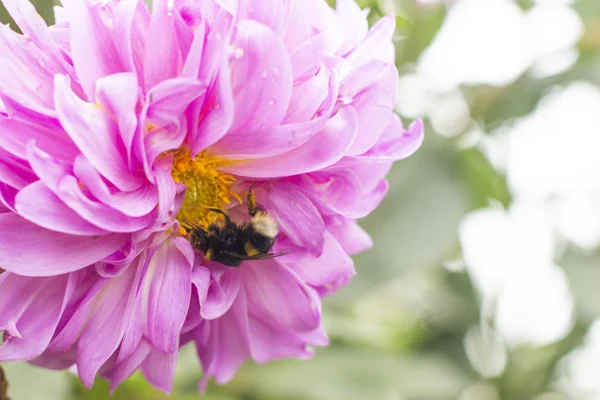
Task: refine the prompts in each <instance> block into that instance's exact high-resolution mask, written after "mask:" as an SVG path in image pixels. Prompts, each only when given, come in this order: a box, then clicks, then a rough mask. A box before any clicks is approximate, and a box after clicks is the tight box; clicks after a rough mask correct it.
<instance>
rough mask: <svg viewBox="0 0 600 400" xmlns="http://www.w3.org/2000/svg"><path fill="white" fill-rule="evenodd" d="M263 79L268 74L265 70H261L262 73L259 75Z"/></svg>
mask: <svg viewBox="0 0 600 400" xmlns="http://www.w3.org/2000/svg"><path fill="white" fill-rule="evenodd" d="M260 76H261V77H262V78H263V79H267V77H268V76H269V74H268V72H267V71H263V73H262V74H261V75H260Z"/></svg>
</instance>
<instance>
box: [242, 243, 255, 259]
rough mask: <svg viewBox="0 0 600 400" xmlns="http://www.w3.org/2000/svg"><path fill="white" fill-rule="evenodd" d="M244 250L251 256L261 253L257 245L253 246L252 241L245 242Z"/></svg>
mask: <svg viewBox="0 0 600 400" xmlns="http://www.w3.org/2000/svg"><path fill="white" fill-rule="evenodd" d="M244 251H245V252H246V255H248V256H249V257H252V256H255V255H257V254H259V251H258V250H256V247H254V246H252V243H250V242H246V243H244Z"/></svg>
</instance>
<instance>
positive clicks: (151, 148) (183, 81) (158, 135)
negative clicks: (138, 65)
mask: <svg viewBox="0 0 600 400" xmlns="http://www.w3.org/2000/svg"><path fill="white" fill-rule="evenodd" d="M205 91H206V86H205V85H204V84H203V83H201V82H200V81H198V80H196V79H188V78H173V79H170V80H167V81H164V82H161V83H159V84H158V85H157V86H156V87H154V88H152V90H150V92H149V93H148V95H147V102H146V104H147V110H146V111H145V114H146V115H145V116H146V119H145V120H144V124H147V123H151V124H152V125H153V126H154V127H155V128H154V129H153V130H152V131H150V132H148V133H147V134H146V135H145V138H144V143H145V151H146V154H147V156H146V157H147V161H148V163H149V164H152V163H153V162H154V160H155V159H156V158H157V157H158V156H159V155H160V154H162V153H164V152H166V151H168V150H173V149H177V148H179V147H180V146H181V144H182V143H183V140H184V139H185V137H186V134H187V121H186V119H185V117H184V111H185V109H186V108H187V107H188V106H189V105H190V103H192V102H193V101H194V100H195V99H196V98H198V97H200V96H202V95H203V94H204V93H205ZM191 123H195V121H191Z"/></svg>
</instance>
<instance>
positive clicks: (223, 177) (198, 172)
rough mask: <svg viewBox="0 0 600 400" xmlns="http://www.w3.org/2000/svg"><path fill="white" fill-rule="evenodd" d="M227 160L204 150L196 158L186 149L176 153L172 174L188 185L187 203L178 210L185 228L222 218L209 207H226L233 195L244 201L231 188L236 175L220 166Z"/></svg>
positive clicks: (178, 180) (206, 223)
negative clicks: (210, 154)
mask: <svg viewBox="0 0 600 400" xmlns="http://www.w3.org/2000/svg"><path fill="white" fill-rule="evenodd" d="M227 162H228V161H227V160H225V159H223V158H218V157H209V156H207V155H206V153H204V152H202V153H200V154H198V155H197V156H196V157H195V158H192V157H191V155H190V153H189V152H188V151H186V150H181V149H180V150H177V151H175V152H174V153H173V169H172V170H171V175H172V176H173V179H174V180H175V182H179V183H182V184H184V185H185V188H186V190H185V197H184V200H183V204H182V206H181V209H180V210H179V214H177V219H178V220H179V222H181V224H182V225H183V227H184V229H190V228H191V227H193V226H198V225H201V226H204V227H205V228H207V227H208V226H209V225H210V224H211V223H213V222H215V221H216V220H217V219H220V218H222V215H221V214H219V213H215V212H214V211H210V210H209V208H217V209H220V210H224V209H225V206H226V205H228V204H230V203H231V200H230V198H231V197H233V198H235V199H237V200H238V201H239V202H240V204H241V203H242V199H241V198H240V197H239V196H238V195H237V194H236V193H234V192H232V191H231V190H230V187H231V185H232V184H233V183H234V182H235V178H234V177H233V176H232V175H229V174H226V173H223V172H221V171H219V170H218V168H219V167H221V166H223V165H224V164H226V163H227ZM180 232H181V233H184V232H182V231H181V230H180Z"/></svg>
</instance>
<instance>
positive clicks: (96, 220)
mask: <svg viewBox="0 0 600 400" xmlns="http://www.w3.org/2000/svg"><path fill="white" fill-rule="evenodd" d="M57 195H58V197H60V199H61V200H62V201H64V202H65V204H66V205H67V206H69V207H70V208H71V209H73V210H74V211H75V212H76V213H77V214H79V216H81V217H82V218H83V219H85V220H86V221H89V222H90V223H92V224H94V225H95V226H97V227H99V228H102V229H106V230H107V231H110V232H135V231H138V230H140V229H144V228H147V227H149V226H150V225H151V224H152V223H153V222H154V221H155V219H156V215H155V214H153V213H151V214H147V215H144V216H141V217H129V216H127V215H125V214H123V213H121V212H120V211H117V210H115V209H114V208H112V207H109V206H107V205H105V204H103V203H100V202H97V201H94V200H91V199H90V198H89V197H87V196H86V195H85V194H84V193H83V191H82V190H81V186H79V182H78V181H77V179H76V178H75V177H74V176H72V175H67V176H65V177H64V178H62V179H61V181H60V184H59V186H58V192H57Z"/></svg>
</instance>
